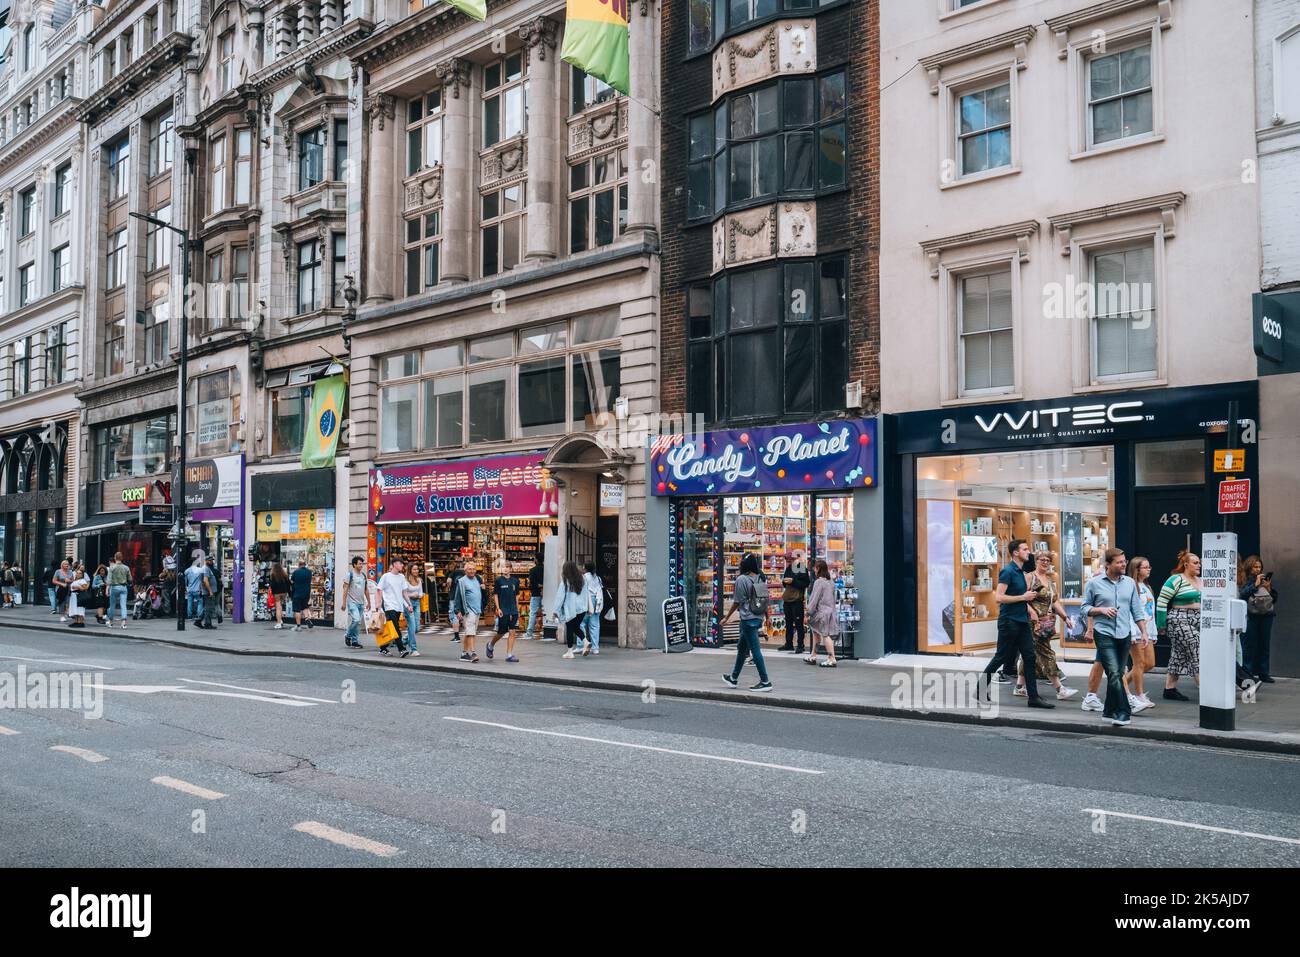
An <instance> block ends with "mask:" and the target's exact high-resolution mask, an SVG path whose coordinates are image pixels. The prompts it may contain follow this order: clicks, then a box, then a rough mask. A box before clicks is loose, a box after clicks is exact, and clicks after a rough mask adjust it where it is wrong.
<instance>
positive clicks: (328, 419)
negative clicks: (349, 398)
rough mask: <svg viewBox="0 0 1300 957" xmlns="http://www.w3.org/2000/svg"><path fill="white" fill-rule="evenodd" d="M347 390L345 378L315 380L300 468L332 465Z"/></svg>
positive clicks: (339, 376) (334, 377)
mask: <svg viewBox="0 0 1300 957" xmlns="http://www.w3.org/2000/svg"><path fill="white" fill-rule="evenodd" d="M347 387H348V383H347V377H346V376H342V375H335V376H330V377H329V378H327V379H317V380H316V387H315V388H314V389H313V390H312V395H311V420H310V422H309V423H308V425H307V434H306V435H304V436H303V440H302V467H303V468H305V469H324V468H329V467H330V466H332V465H333V464H334V450H335V449H336V448H338V444H339V427H340V426H341V425H342V423H343V399H344V396H345V395H346V394H347V392H346V390H347Z"/></svg>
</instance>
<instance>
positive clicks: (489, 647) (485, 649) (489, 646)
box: [483, 641, 492, 661]
mask: <svg viewBox="0 0 1300 957" xmlns="http://www.w3.org/2000/svg"><path fill="white" fill-rule="evenodd" d="M483 651H484V652H486V653H487V656H488V661H491V660H492V642H490V641H489V642H488V643H487V645H486V647H484V649H483Z"/></svg>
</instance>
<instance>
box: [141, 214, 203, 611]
mask: <svg viewBox="0 0 1300 957" xmlns="http://www.w3.org/2000/svg"><path fill="white" fill-rule="evenodd" d="M130 215H131V216H133V217H134V218H136V219H139V220H141V221H143V222H146V223H148V224H149V225H150V226H153V227H154V228H155V229H169V230H171V231H172V232H173V233H176V235H178V236H180V238H181V245H182V253H181V328H180V340H181V358H180V399H179V402H180V439H181V461H180V474H179V476H178V477H177V482H176V486H177V487H176V488H175V489H173V490H172V492H173V494H172V508H173V510H174V511H175V515H174V516H173V518H174V519H175V523H174V524H173V525H172V545H173V548H172V551H173V553H174V554H175V556H176V630H177V631H184V630H185V603H184V602H183V601H182V592H181V574H182V573H183V571H184V569H182V568H181V563H180V556H181V555H183V554H184V551H183V550H182V548H181V545H182V544H183V543H184V542H185V541H186V534H185V529H186V526H187V525H188V520H189V515H188V510H187V509H186V507H185V465H186V463H185V443H186V438H187V436H188V432H189V430H188V428H187V426H188V424H189V416H188V405H189V403H188V402H186V399H185V394H186V392H187V391H188V388H189V383H188V375H189V350H188V348H187V346H188V342H189V337H190V336H189V322H188V320H189V315H188V312H187V310H186V303H187V302H188V301H189V295H190V234H189V231H188V230H185V229H182V228H181V227H179V226H173V225H172V224H171V223H167V222H164V221H163V220H161V219H158V218H157V217H154V216H147V215H145V214H144V213H131V214H130ZM177 495H179V496H180V505H179V506H178V505H177V504H176V499H177Z"/></svg>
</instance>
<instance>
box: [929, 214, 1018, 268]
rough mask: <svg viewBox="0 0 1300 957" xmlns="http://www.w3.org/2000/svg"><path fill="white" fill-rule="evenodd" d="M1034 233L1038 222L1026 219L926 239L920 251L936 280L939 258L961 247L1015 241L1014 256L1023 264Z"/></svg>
mask: <svg viewBox="0 0 1300 957" xmlns="http://www.w3.org/2000/svg"><path fill="white" fill-rule="evenodd" d="M1036 232H1038V220H1036V219H1026V220H1024V221H1023V222H1019V223H1008V224H1007V225H1005V226H989V227H988V228H986V229H976V230H974V231H972V232H969V233H958V234H957V235H955V236H943V237H941V238H939V239H927V240H925V242H923V243H921V249H922V250H924V252H925V258H926V263H927V265H928V266H929V268H930V276H931V278H933V279H938V278H939V257H940V256H941V255H942V254H943V253H944V252H945V251H946V250H949V249H958V248H960V247H962V246H974V245H976V244H978V243H987V242H997V241H998V240H1011V239H1014V240H1015V241H1016V255H1018V256H1019V257H1020V261H1021V262H1025V261H1026V260H1028V259H1029V240H1030V239H1031V238H1032V237H1033V235H1034V234H1035V233H1036Z"/></svg>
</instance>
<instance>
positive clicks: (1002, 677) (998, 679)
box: [993, 671, 1011, 685]
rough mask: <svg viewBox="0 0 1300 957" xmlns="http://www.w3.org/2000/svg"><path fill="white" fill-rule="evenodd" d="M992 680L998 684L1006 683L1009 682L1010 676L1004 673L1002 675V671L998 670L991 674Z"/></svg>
mask: <svg viewBox="0 0 1300 957" xmlns="http://www.w3.org/2000/svg"><path fill="white" fill-rule="evenodd" d="M993 680H994V681H996V682H997V683H998V684H1000V685H1004V684H1008V683H1010V681H1011V679H1010V678H1008V677H1007V676H1006V675H1004V674H1003V673H1002V672H1000V671H999V672H998V673H997V674H995V675H994V676H993Z"/></svg>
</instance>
